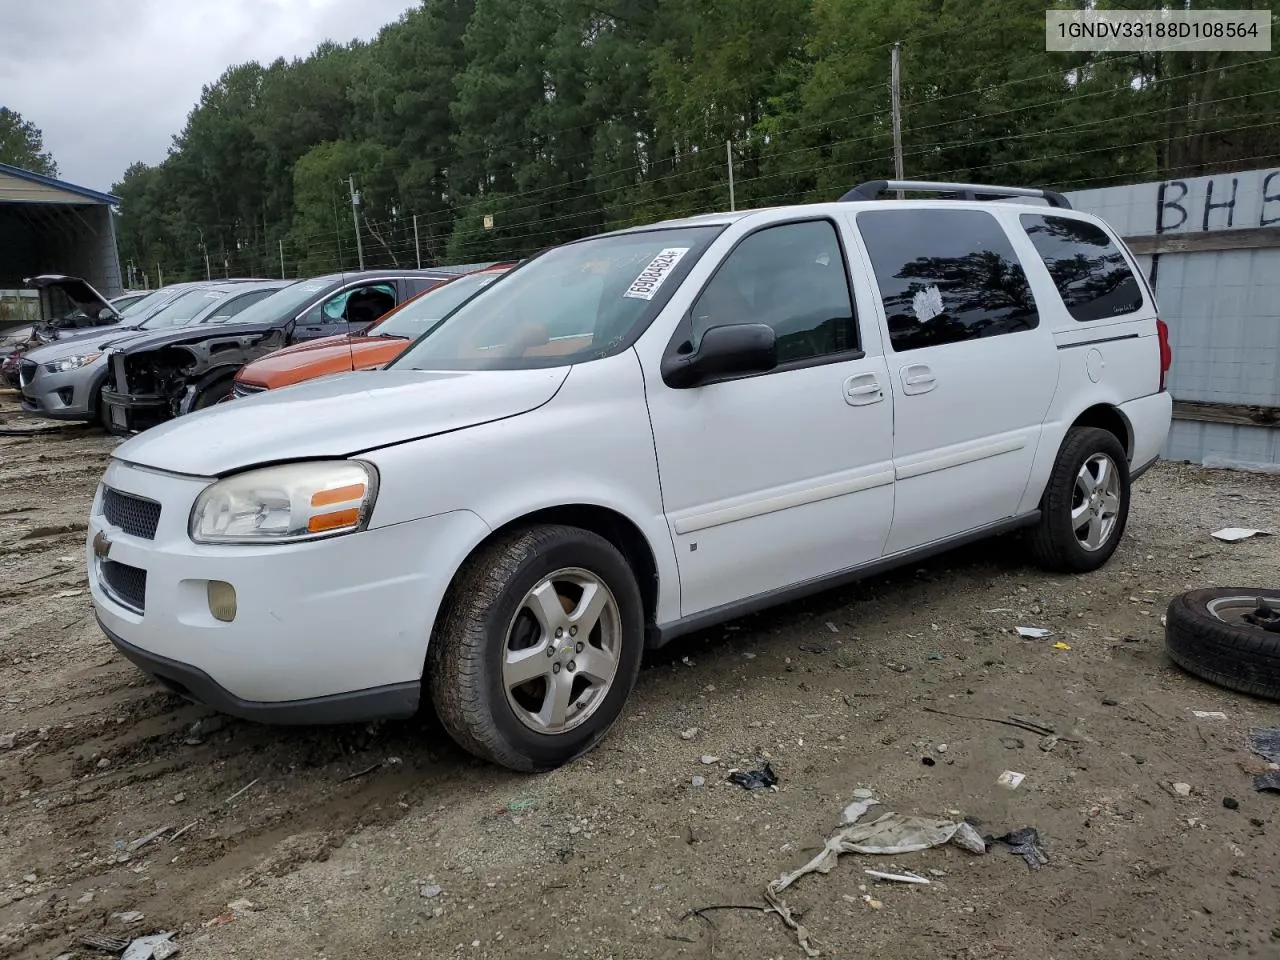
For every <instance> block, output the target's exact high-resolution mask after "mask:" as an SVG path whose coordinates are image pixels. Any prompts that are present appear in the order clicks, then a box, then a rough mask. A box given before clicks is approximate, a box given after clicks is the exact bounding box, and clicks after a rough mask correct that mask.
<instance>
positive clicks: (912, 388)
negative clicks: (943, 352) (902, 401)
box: [902, 363, 938, 396]
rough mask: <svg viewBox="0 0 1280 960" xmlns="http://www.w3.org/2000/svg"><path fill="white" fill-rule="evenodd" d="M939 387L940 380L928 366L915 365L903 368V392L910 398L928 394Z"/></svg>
mask: <svg viewBox="0 0 1280 960" xmlns="http://www.w3.org/2000/svg"><path fill="white" fill-rule="evenodd" d="M937 385H938V378H937V377H935V376H934V375H933V371H932V370H931V369H929V367H928V365H927V364H923V363H913V364H910V365H909V366H906V367H903V368H902V392H903V393H905V394H907V395H909V396H910V395H912V394H917V393H928V392H929V391H930V390H932V389H933V388H934V387H936V386H937Z"/></svg>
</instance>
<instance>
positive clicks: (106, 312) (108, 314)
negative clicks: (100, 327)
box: [98, 307, 116, 323]
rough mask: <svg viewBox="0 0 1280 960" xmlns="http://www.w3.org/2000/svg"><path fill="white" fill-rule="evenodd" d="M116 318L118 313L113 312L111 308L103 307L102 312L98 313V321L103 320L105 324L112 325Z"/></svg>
mask: <svg viewBox="0 0 1280 960" xmlns="http://www.w3.org/2000/svg"><path fill="white" fill-rule="evenodd" d="M115 318H116V312H115V311H114V310H112V309H111V308H110V307H103V308H102V309H101V310H99V311H98V319H99V320H101V321H102V322H103V323H110V322H111V321H112V320H114V319H115Z"/></svg>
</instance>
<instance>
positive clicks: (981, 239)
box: [857, 208, 1040, 351]
mask: <svg viewBox="0 0 1280 960" xmlns="http://www.w3.org/2000/svg"><path fill="white" fill-rule="evenodd" d="M857 224H858V230H859V231H860V232H861V234H862V239H863V241H864V242H865V243H866V245H867V252H868V253H869V254H870V255H871V266H872V268H873V269H874V271H875V275H876V283H877V284H878V285H879V287H880V296H881V297H882V298H883V300H884V312H885V318H886V320H887V321H888V324H889V340H890V342H891V343H892V344H893V349H894V350H896V351H903V350H916V349H919V348H921V347H936V346H941V345H943V344H948V343H959V342H961V341H964V340H976V339H978V338H979V337H994V336H1000V335H1002V334H1009V333H1018V332H1020V331H1023V330H1033V329H1035V328H1036V326H1037V325H1039V322H1040V316H1039V313H1038V312H1037V310H1036V304H1035V299H1034V298H1033V297H1032V295H1031V288H1030V286H1029V285H1028V284H1027V277H1026V274H1025V273H1024V272H1023V270H1022V264H1021V263H1020V262H1019V260H1018V255H1017V253H1015V252H1014V249H1013V244H1012V243H1010V242H1009V237H1008V236H1007V235H1006V234H1005V232H1004V228H1003V227H1001V226H1000V224H999V223H998V222H997V221H996V219H995V217H993V216H991V215H990V214H989V213H986V212H985V211H982V210H939V209H931V208H926V209H915V210H910V209H908V210H866V211H863V212H861V213H859V214H858V218H857Z"/></svg>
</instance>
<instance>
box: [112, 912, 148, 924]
mask: <svg viewBox="0 0 1280 960" xmlns="http://www.w3.org/2000/svg"><path fill="white" fill-rule="evenodd" d="M142 917H143V914H142V911H141V910H125V911H123V912H122V913H113V914H112V915H111V919H112V920H119V921H120V922H121V923H141V922H142Z"/></svg>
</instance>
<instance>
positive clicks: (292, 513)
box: [188, 460, 378, 543]
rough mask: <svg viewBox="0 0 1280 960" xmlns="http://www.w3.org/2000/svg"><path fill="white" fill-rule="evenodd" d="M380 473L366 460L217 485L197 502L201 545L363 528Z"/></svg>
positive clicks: (272, 470)
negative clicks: (365, 461)
mask: <svg viewBox="0 0 1280 960" xmlns="http://www.w3.org/2000/svg"><path fill="white" fill-rule="evenodd" d="M377 496H378V472H377V470H376V469H374V467H373V465H372V464H368V463H364V462H362V461H360V460H323V461H313V462H310V463H287V464H284V465H282V466H278V467H264V468H263V469H261V470H249V471H246V472H245V473H240V474H237V475H235V476H233V477H227V478H226V479H225V480H219V481H218V482H217V483H212V484H210V485H209V486H208V487H206V488H205V489H204V492H202V493H201V494H200V496H199V497H197V498H196V504H195V506H194V507H193V508H192V509H191V523H190V525H189V528H188V529H189V532H190V534H191V539H192V540H194V541H195V542H196V543H291V542H295V541H298V540H316V539H319V538H321V537H332V536H336V535H338V534H342V533H354V532H355V531H357V530H363V529H364V527H365V526H366V525H367V524H368V522H369V515H370V514H371V513H372V512H373V502H374V500H375V499H377Z"/></svg>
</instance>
